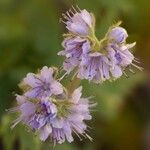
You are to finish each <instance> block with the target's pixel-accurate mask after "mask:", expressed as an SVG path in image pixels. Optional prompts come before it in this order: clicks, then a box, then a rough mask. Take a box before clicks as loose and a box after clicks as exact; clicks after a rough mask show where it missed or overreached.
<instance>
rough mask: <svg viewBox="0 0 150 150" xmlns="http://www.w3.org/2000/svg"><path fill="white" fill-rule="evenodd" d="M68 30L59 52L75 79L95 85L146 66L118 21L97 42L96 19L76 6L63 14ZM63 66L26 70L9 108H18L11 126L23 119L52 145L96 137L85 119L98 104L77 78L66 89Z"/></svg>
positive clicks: (64, 65) (89, 116)
mask: <svg viewBox="0 0 150 150" xmlns="http://www.w3.org/2000/svg"><path fill="white" fill-rule="evenodd" d="M63 17H64V19H65V20H61V21H62V22H64V23H65V25H66V28H67V30H68V33H67V34H65V38H64V41H63V43H62V46H63V48H64V50H63V51H60V52H59V53H58V55H62V56H64V57H65V61H64V62H63V69H64V70H65V71H66V73H65V75H66V74H70V73H71V72H73V73H74V74H73V77H75V76H77V78H73V79H78V80H81V79H86V80H88V81H92V82H94V83H101V82H103V81H105V80H112V79H117V78H119V77H121V76H122V75H123V74H125V75H126V72H125V71H126V70H127V69H128V70H129V71H130V72H134V71H133V70H132V67H135V68H138V69H142V68H141V67H139V66H138V65H136V63H138V60H137V59H136V58H135V57H134V56H133V54H132V53H131V52H130V50H131V48H133V47H134V46H135V44H136V43H132V44H127V43H126V39H127V37H128V34H127V32H126V30H125V29H124V28H122V27H120V24H119V23H118V24H115V25H113V26H112V27H110V28H109V30H108V32H107V33H106V35H105V37H104V38H103V39H101V40H98V39H97V38H96V36H95V18H94V15H93V14H92V13H89V12H87V11H86V10H80V8H78V7H77V9H75V8H74V7H73V8H72V10H70V11H69V12H67V13H66V14H63ZM58 73H59V70H56V68H48V67H46V66H45V67H43V68H42V69H41V70H39V71H38V72H37V74H34V73H28V74H27V76H26V77H25V78H24V79H23V80H22V82H21V83H20V84H19V87H20V88H21V89H22V91H23V94H22V95H16V99H17V102H18V106H17V107H15V108H12V109H10V111H12V112H19V117H18V118H17V119H16V120H15V121H14V124H13V125H12V128H14V127H15V126H16V125H17V124H18V123H19V122H22V123H23V124H24V125H26V126H27V127H28V128H29V129H31V131H33V132H35V133H37V134H38V135H39V137H40V139H41V140H42V141H45V140H47V139H50V140H51V141H52V142H53V143H54V144H56V143H59V144H61V143H63V142H65V140H67V141H68V142H72V141H73V140H74V139H73V134H76V135H77V136H78V137H79V138H80V139H82V138H81V136H84V137H86V138H89V139H90V140H92V138H91V137H90V136H89V135H88V134H87V133H86V131H87V127H88V126H87V125H86V122H85V121H86V120H91V119H92V116H91V114H90V110H91V108H92V107H93V106H94V105H95V103H91V102H90V101H89V99H90V98H82V97H81V96H82V86H79V85H77V83H78V82H76V80H73V81H72V82H69V87H71V89H66V88H65V87H64V86H63V85H62V84H61V83H60V80H61V79H63V77H64V75H63V76H62V77H61V78H59V80H58V79H57V78H58Z"/></svg>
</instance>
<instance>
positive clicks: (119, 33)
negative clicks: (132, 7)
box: [107, 27, 128, 43]
mask: <svg viewBox="0 0 150 150" xmlns="http://www.w3.org/2000/svg"><path fill="white" fill-rule="evenodd" d="M107 36H108V38H109V39H111V40H113V41H114V42H116V43H122V42H125V40H126V38H127V37H128V34H127V31H126V30H125V29H124V28H122V27H114V28H112V29H111V30H110V31H109V32H108V34H107Z"/></svg>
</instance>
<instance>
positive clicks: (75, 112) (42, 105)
mask: <svg viewBox="0 0 150 150" xmlns="http://www.w3.org/2000/svg"><path fill="white" fill-rule="evenodd" d="M81 91H82V87H79V88H78V89H76V90H74V92H73V93H72V95H71V96H68V94H67V93H63V94H61V95H59V96H56V97H55V98H54V97H46V98H42V99H29V98H27V97H25V96H20V95H17V101H18V107H16V108H13V109H11V111H16V112H20V115H19V117H18V118H17V119H16V120H15V121H14V124H13V126H12V127H15V125H17V124H18V123H19V122H22V123H23V124H25V125H26V126H28V127H29V128H30V129H32V130H33V131H34V132H36V133H38V134H39V137H40V140H42V141H45V140H46V139H48V138H50V139H51V140H52V142H54V144H56V143H59V144H61V143H63V142H65V140H67V141H68V142H72V141H73V140H74V139H73V135H72V134H73V133H75V134H77V135H78V136H79V137H80V135H83V136H84V137H85V136H86V137H88V138H89V139H90V140H91V137H90V136H89V135H88V134H87V133H86V130H87V125H86V123H85V122H84V121H85V120H91V119H92V117H91V115H90V108H91V107H93V106H94V105H95V104H92V103H91V104H90V103H89V99H88V98H81V95H82V93H81ZM80 138H81V137H80Z"/></svg>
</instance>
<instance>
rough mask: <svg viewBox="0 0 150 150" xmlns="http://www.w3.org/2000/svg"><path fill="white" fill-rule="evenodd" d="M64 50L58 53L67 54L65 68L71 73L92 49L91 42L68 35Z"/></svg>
mask: <svg viewBox="0 0 150 150" xmlns="http://www.w3.org/2000/svg"><path fill="white" fill-rule="evenodd" d="M62 45H63V47H64V50H63V51H60V52H59V53H58V55H62V56H65V57H66V59H65V61H64V63H63V68H64V70H65V71H67V73H70V72H71V71H72V70H73V69H74V68H75V67H78V66H79V65H80V62H81V60H82V57H83V56H84V55H85V54H87V53H88V52H89V50H90V42H89V41H88V40H87V39H83V38H80V37H79V36H77V37H68V38H66V39H65V40H64V42H63V44H62Z"/></svg>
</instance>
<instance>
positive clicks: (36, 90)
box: [21, 66, 63, 98]
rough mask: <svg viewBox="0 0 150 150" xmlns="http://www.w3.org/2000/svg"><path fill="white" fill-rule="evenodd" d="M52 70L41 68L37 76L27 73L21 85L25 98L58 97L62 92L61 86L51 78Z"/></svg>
mask: <svg viewBox="0 0 150 150" xmlns="http://www.w3.org/2000/svg"><path fill="white" fill-rule="evenodd" d="M53 74H54V70H53V69H52V68H48V67H46V66H45V67H43V68H42V69H41V70H40V72H39V73H38V74H34V73H28V74H27V76H26V78H24V79H23V82H22V84H21V85H23V86H22V87H23V88H24V87H27V88H25V96H26V97H29V98H42V97H47V96H51V95H58V94H61V93H62V92H63V87H62V85H61V84H60V83H59V82H58V81H56V80H55V79H54V78H53Z"/></svg>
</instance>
